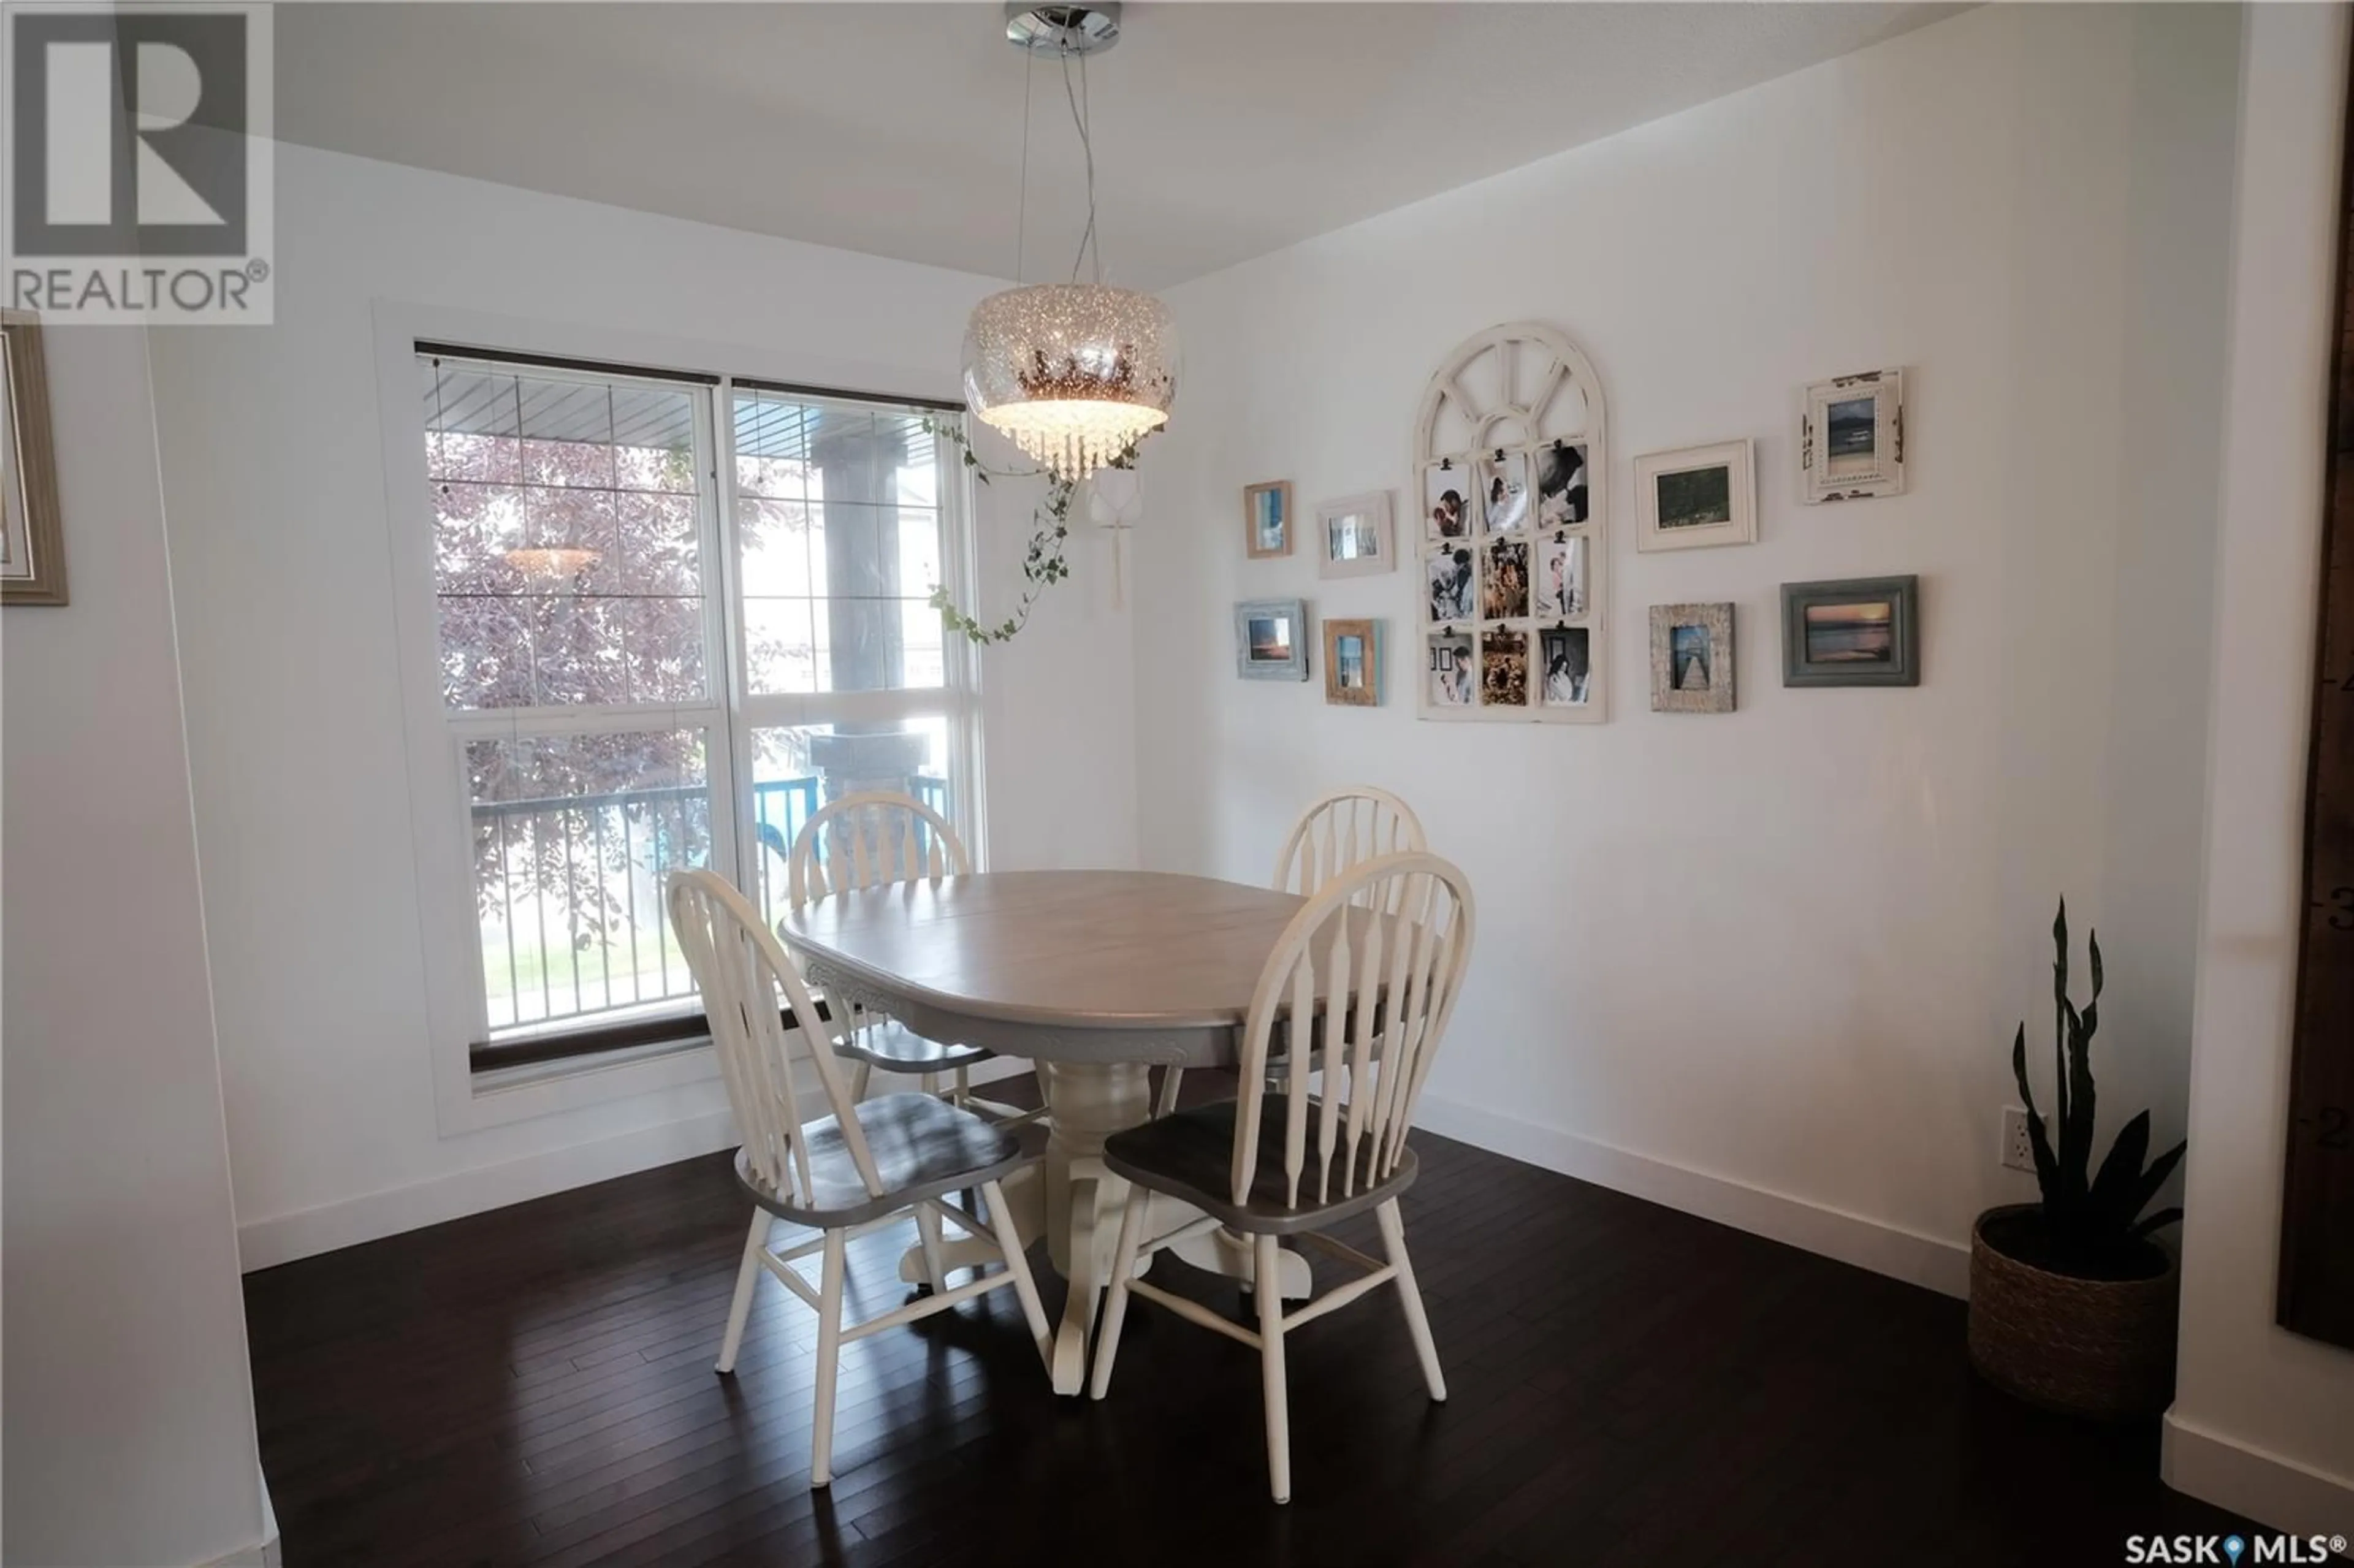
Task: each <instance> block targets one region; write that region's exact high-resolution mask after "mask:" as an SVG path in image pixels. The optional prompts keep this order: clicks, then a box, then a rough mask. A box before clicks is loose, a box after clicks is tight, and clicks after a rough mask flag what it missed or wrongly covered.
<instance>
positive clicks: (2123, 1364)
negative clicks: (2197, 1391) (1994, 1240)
mask: <svg viewBox="0 0 2354 1568" xmlns="http://www.w3.org/2000/svg"><path fill="white" fill-rule="evenodd" d="M2034 1207H2035V1205H2033V1204H2031V1203H2017V1204H2011V1205H2009V1206H2007V1207H2004V1208H1999V1209H1988V1211H1987V1212H1986V1213H1983V1214H1980V1215H1979V1216H1978V1224H1975V1225H1973V1226H1972V1227H1971V1228H1970V1331H1969V1332H1970V1364H1971V1365H1973V1366H1975V1367H1977V1368H1978V1372H1979V1373H1980V1374H1981V1375H1982V1376H1984V1377H1985V1378H1986V1379H1987V1381H1988V1382H1989V1383H1993V1384H1995V1386H1997V1387H1998V1388H2000V1389H2003V1390H2005V1391H2006V1392H2008V1393H2013V1394H2016V1395H2018V1396H2019V1397H2020V1398H2021V1399H2024V1400H2026V1401H2028V1402H2029V1403H2030V1404H2040V1405H2042V1406H2044V1407H2045V1408H2046V1409H2050V1410H2059V1411H2064V1412H2066V1413H2068V1414H2073V1415H2090V1416H2096V1417H2100V1418H2103V1419H2108V1420H2118V1419H2124V1418H2126V1417H2131V1416H2139V1415H2156V1414H2158V1413H2159V1412H2161V1411H2163V1410H2164V1409H2165V1408H2166V1407H2167V1405H2168V1403H2169V1402H2171V1401H2172V1399H2173V1398H2174V1328H2175V1319H2176V1314H2177V1312H2178V1310H2179V1304H2180V1295H2179V1284H2180V1280H2179V1277H2178V1275H2177V1273H2176V1265H2175V1262H2174V1259H2173V1257H2172V1255H2168V1254H2164V1253H2163V1251H2162V1249H2161V1255H2164V1256H2165V1257H2166V1272H2165V1273H2163V1274H2161V1275H2159V1276H2158V1277H2155V1278H2151V1279H2126V1280H2103V1279H2073V1278H2070V1277H2068V1276H2066V1275H2064V1274H2052V1273H2050V1272H2048V1271H2046V1270H2044V1269H2041V1268H2037V1267H2035V1266H2033V1265H2031V1264H2025V1263H2021V1262H2020V1261H2019V1260H2018V1259H2016V1258H2014V1257H2009V1256H2008V1255H2005V1254H2003V1253H2002V1252H2000V1251H1999V1250H1998V1249H1997V1248H1995V1247H1994V1246H1992V1245H1988V1242H1987V1238H1986V1227H1987V1222H1988V1221H1989V1220H1999V1219H2002V1218H2005V1217H2007V1216H2009V1215H2012V1214H2020V1213H2029V1212H2031V1211H2032V1210H2033V1208H2034Z"/></svg>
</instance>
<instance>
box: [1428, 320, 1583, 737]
mask: <svg viewBox="0 0 2354 1568" xmlns="http://www.w3.org/2000/svg"><path fill="white" fill-rule="evenodd" d="M1532 332H1543V333H1544V334H1545V336H1544V337H1542V338H1531V337H1528V336H1526V335H1522V334H1529V333H1532ZM1457 359H1458V361H1459V362H1463V363H1458V364H1454V365H1451V366H1449V367H1448V369H1447V370H1445V371H1442V372H1441V376H1440V377H1439V378H1437V379H1435V380H1434V383H1433V398H1427V399H1426V403H1425V416H1424V420H1423V437H1424V450H1423V452H1422V453H1421V454H1420V455H1421V463H1420V468H1419V470H1418V472H1417V474H1416V497H1417V504H1416V513H1417V521H1416V533H1418V535H1419V536H1420V538H1419V554H1420V559H1421V568H1420V571H1419V573H1418V574H1417V584H1418V591H1419V593H1420V597H1421V604H1420V607H1419V611H1418V616H1417V622H1416V623H1417V625H1418V626H1419V627H1420V629H1421V632H1420V636H1421V649H1420V652H1421V654H1422V657H1421V659H1420V660H1419V663H1420V666H1421V667H1420V669H1419V670H1418V671H1417V672H1416V674H1417V679H1418V681H1419V683H1420V687H1421V690H1420V692H1419V694H1418V707H1419V711H1420V713H1421V714H1422V716H1424V717H1426V718H1447V719H1518V720H1522V721H1532V720H1533V721H1552V722H1570V723H1578V722H1584V723H1593V722H1596V721H1598V720H1600V719H1601V718H1602V717H1603V716H1604V712H1603V702H1602V696H1603V688H1602V683H1601V679H1600V672H1599V669H1598V667H1597V666H1598V663H1599V661H1600V660H1601V659H1602V657H1603V655H1604V652H1605V650H1604V645H1603V639H1602V613H1601V611H1602V595H1601V584H1600V580H1599V579H1600V574H1601V571H1602V567H1603V563H1604V561H1605V559H1606V548H1605V541H1604V539H1603V535H1602V523H1601V516H1600V509H1599V507H1598V505H1597V504H1596V503H1597V499H1598V494H1599V490H1600V486H1599V483H1598V481H1597V479H1596V475H1597V474H1598V473H1599V471H1600V469H1599V463H1600V461H1601V458H1600V450H1599V449H1600V445H1601V397H1600V393H1599V391H1598V389H1596V387H1594V385H1593V382H1592V376H1591V372H1590V371H1589V370H1587V369H1586V367H1585V361H1584V356H1583V355H1579V354H1578V353H1577V351H1576V350H1575V347H1573V346H1571V345H1570V344H1568V342H1567V340H1566V339H1564V338H1561V337H1560V335H1559V334H1554V333H1552V332H1551V331H1550V329H1539V328H1532V327H1522V328H1498V329H1496V330H1495V331H1494V332H1492V333H1488V334H1481V336H1480V337H1479V338H1474V339H1473V340H1471V342H1470V343H1469V344H1465V345H1464V347H1463V348H1462V349H1458V351H1457ZM1474 367H1477V368H1479V369H1484V370H1485V371H1486V374H1485V375H1484V376H1480V375H1473V374H1467V371H1469V370H1471V369H1473V368H1474ZM1480 387H1487V388H1490V389H1492V391H1493V392H1494V394H1495V397H1494V399H1493V400H1492V402H1489V403H1487V404H1486V405H1485V406H1482V399H1481V397H1480V394H1479V388H1480ZM1573 390H1574V392H1575V396H1564V394H1565V393H1568V392H1571V391H1573ZM1516 393H1517V394H1519V396H1517V397H1516V396H1515V394H1516ZM1434 399H1435V401H1434ZM1556 426H1562V427H1568V429H1567V430H1566V431H1565V432H1564V433H1558V434H1549V433H1548V432H1549V431H1550V430H1552V429H1553V428H1554V427H1556ZM1467 435H1476V436H1477V437H1479V438H1482V440H1481V444H1480V445H1479V446H1478V447H1474V448H1469V449H1468V450H1461V451H1452V452H1450V451H1447V450H1443V448H1444V447H1445V446H1446V445H1447V444H1448V442H1449V441H1450V440H1460V439H1462V438H1463V437H1465V436H1467ZM1532 438H1537V439H1533V440H1532ZM1500 439H1509V440H1512V441H1515V442H1517V443H1518V444H1511V445H1488V444H1486V442H1487V440H1500ZM1434 447H1437V448H1440V449H1442V450H1436V451H1434V450H1432V449H1433V448H1434Z"/></svg>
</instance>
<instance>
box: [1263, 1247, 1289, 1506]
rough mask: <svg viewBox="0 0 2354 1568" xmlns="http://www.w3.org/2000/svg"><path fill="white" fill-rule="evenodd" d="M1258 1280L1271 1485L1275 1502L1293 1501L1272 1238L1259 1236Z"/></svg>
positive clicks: (1276, 1250) (1277, 1260)
mask: <svg viewBox="0 0 2354 1568" xmlns="http://www.w3.org/2000/svg"><path fill="white" fill-rule="evenodd" d="M1255 1240H1256V1241H1257V1255H1258V1277H1259V1278H1261V1279H1263V1280H1266V1281H1268V1287H1267V1288H1266V1289H1264V1290H1259V1291H1257V1292H1255V1293H1254V1294H1256V1295H1257V1298H1258V1340H1259V1344H1258V1364H1259V1383H1260V1397H1262V1398H1263V1399H1265V1400H1266V1401H1267V1487H1268V1489H1269V1490H1270V1491H1272V1492H1273V1494H1274V1496H1275V1500H1276V1501H1278V1502H1279V1503H1288V1502H1289V1501H1290V1500H1291V1414H1290V1410H1289V1406H1288V1395H1287V1394H1286V1393H1285V1389H1284V1381H1283V1292H1282V1290H1280V1289H1279V1288H1277V1287H1275V1285H1274V1283H1273V1282H1274V1281H1275V1280H1277V1279H1279V1278H1281V1277H1282V1274H1281V1272H1280V1271H1281V1269H1282V1267H1283V1265H1282V1262H1281V1251H1282V1249H1281V1248H1280V1247H1279V1246H1278V1245H1277V1241H1276V1238H1275V1237H1273V1236H1271V1235H1262V1236H1258V1237H1256V1238H1255Z"/></svg>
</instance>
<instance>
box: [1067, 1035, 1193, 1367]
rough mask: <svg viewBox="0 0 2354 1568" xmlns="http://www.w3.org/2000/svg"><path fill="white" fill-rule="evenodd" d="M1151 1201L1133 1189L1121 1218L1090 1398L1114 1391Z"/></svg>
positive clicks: (1097, 1341)
mask: <svg viewBox="0 0 2354 1568" xmlns="http://www.w3.org/2000/svg"><path fill="white" fill-rule="evenodd" d="M1169 1070H1170V1071H1171V1072H1172V1073H1173V1072H1175V1071H1176V1070H1177V1069H1176V1068H1174V1067H1172V1068H1170V1069H1169ZM1151 1202H1152V1194H1151V1193H1150V1192H1146V1191H1145V1190H1144V1189H1143V1188H1141V1187H1138V1186H1133V1185H1131V1186H1130V1187H1129V1190H1128V1207H1127V1208H1126V1209H1125V1210H1123V1211H1122V1212H1121V1213H1120V1216H1119V1245H1118V1246H1117V1247H1115V1248H1113V1249H1112V1263H1111V1297H1110V1298H1109V1299H1108V1300H1107V1301H1106V1302H1105V1303H1104V1315H1103V1327H1101V1328H1100V1329H1097V1330H1096V1368H1095V1375H1094V1377H1093V1378H1092V1379H1091V1380H1090V1381H1089V1382H1088V1383H1087V1397H1088V1398H1089V1399H1101V1398H1102V1397H1103V1396H1104V1395H1105V1394H1106V1393H1108V1392H1109V1391H1110V1389H1111V1363H1112V1361H1113V1360H1114V1358H1116V1357H1117V1356H1118V1355H1119V1330H1120V1326H1121V1325H1122V1324H1123V1323H1125V1322H1127V1321H1128V1281H1129V1277H1130V1276H1131V1275H1133V1274H1134V1273H1135V1272H1136V1254H1137V1250H1138V1248H1139V1247H1140V1246H1141V1245H1143V1242H1144V1211H1145V1210H1146V1209H1147V1208H1149V1207H1150V1205H1151Z"/></svg>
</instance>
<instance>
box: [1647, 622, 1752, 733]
mask: <svg viewBox="0 0 2354 1568" xmlns="http://www.w3.org/2000/svg"><path fill="white" fill-rule="evenodd" d="M1733 708H1734V647H1733V606H1732V605H1731V604H1655V605H1653V606H1652V607H1651V711H1652V712H1653V713H1655V714H1729V713H1731V712H1732V711H1733Z"/></svg>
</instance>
